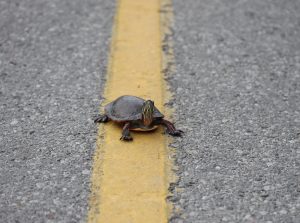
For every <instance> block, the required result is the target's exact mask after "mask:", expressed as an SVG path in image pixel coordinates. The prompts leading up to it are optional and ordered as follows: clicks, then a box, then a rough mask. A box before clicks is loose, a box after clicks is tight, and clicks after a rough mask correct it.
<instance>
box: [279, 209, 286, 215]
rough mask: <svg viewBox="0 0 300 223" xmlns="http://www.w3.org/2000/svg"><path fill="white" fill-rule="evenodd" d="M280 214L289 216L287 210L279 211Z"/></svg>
mask: <svg viewBox="0 0 300 223" xmlns="http://www.w3.org/2000/svg"><path fill="white" fill-rule="evenodd" d="M279 213H280V214H287V211H286V210H285V209H282V210H280V211H279Z"/></svg>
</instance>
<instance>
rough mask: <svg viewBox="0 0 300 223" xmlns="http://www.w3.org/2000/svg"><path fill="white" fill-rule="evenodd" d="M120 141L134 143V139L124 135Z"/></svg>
mask: <svg viewBox="0 0 300 223" xmlns="http://www.w3.org/2000/svg"><path fill="white" fill-rule="evenodd" d="M120 140H123V141H132V140H133V138H132V137H131V136H130V135H122V136H121V138H120Z"/></svg>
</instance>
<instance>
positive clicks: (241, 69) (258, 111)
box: [168, 0, 300, 223]
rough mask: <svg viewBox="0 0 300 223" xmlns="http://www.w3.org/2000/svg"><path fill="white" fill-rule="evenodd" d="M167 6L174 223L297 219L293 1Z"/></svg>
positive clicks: (299, 124) (297, 77)
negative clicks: (170, 14)
mask: <svg viewBox="0 0 300 223" xmlns="http://www.w3.org/2000/svg"><path fill="white" fill-rule="evenodd" d="M174 8H175V20H176V21H175V29H174V37H173V38H174V41H175V56H176V66H177V72H176V73H175V74H174V75H171V76H170V77H169V78H168V80H170V82H171V84H172V86H173V91H174V93H175V100H174V104H173V105H174V107H175V108H176V110H177V115H176V120H177V125H178V126H179V127H181V128H182V129H183V130H185V131H186V134H185V138H182V139H179V140H177V141H176V142H175V143H174V145H173V146H174V147H176V148H177V150H178V156H177V165H178V166H179V168H180V171H179V175H180V180H179V181H178V183H177V184H176V185H172V187H171V188H170V189H171V190H172V191H174V193H175V195H174V197H173V198H171V200H172V201H174V202H175V209H177V210H181V214H180V212H179V213H177V214H174V215H173V217H172V220H171V222H172V223H175V222H176V223H181V222H186V223H191V222H193V223H194V222H195V223H200V222H201V223H202V222H203V223H210V222H214V223H215V222H248V223H256V222H267V223H271V222H273V223H275V222H278V223H279V222H280V223H283V222H284V223H289V222H293V223H298V222H300V38H299V37H300V13H299V12H300V1H298V0H288V1H280V0H266V1H261V0H252V1H246V0H201V1H198V0H186V1H181V0H174ZM174 187H175V189H173V188H174Z"/></svg>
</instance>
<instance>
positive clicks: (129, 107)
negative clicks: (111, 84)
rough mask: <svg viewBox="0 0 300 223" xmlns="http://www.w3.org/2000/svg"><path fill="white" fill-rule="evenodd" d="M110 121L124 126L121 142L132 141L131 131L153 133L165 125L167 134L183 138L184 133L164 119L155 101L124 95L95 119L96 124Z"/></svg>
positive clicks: (106, 107) (107, 106) (111, 103)
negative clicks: (152, 131) (159, 126)
mask: <svg viewBox="0 0 300 223" xmlns="http://www.w3.org/2000/svg"><path fill="white" fill-rule="evenodd" d="M108 121H113V122H117V123H120V124H122V125H123V130H122V136H121V138H120V140H125V141H131V140H132V139H133V138H132V137H131V135H130V130H134V131H151V130H154V129H156V128H157V127H158V125H163V126H165V127H166V132H167V133H168V134H170V135H172V136H181V135H182V133H183V131H181V130H178V129H176V128H175V126H174V124H173V123H171V122H170V121H168V120H166V119H164V115H163V114H162V113H161V112H160V111H159V110H158V109H157V108H156V107H155V106H154V101H152V100H144V99H143V98H140V97H136V96H132V95H123V96H120V97H118V98H117V99H115V100H114V101H112V102H110V103H109V104H107V105H106V106H105V107H104V114H99V115H97V116H96V118H95V119H94V122H95V123H105V122H108Z"/></svg>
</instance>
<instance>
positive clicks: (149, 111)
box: [142, 100, 154, 126]
mask: <svg viewBox="0 0 300 223" xmlns="http://www.w3.org/2000/svg"><path fill="white" fill-rule="evenodd" d="M153 112H154V101H151V100H147V101H145V102H144V104H143V107H142V116H143V122H144V125H145V126H149V125H150V124H151V123H152V121H153Z"/></svg>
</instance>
